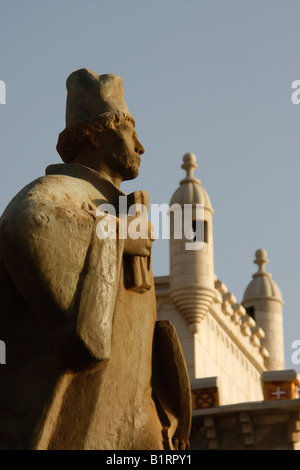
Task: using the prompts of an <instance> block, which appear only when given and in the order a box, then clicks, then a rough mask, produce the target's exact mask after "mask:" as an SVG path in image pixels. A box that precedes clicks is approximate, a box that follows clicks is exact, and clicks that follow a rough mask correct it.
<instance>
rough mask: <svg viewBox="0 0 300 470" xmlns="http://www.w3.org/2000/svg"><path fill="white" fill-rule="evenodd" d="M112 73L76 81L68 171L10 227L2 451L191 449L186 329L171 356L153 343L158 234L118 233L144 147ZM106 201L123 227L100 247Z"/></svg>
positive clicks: (56, 168)
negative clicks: (126, 186)
mask: <svg viewBox="0 0 300 470" xmlns="http://www.w3.org/2000/svg"><path fill="white" fill-rule="evenodd" d="M104 78H105V79H104ZM104 78H103V77H102V79H101V76H100V77H99V76H98V75H97V74H94V73H93V72H90V71H88V70H83V71H82V70H81V71H78V72H75V73H73V74H71V76H70V77H69V79H68V82H67V86H68V92H69V94H68V101H67V117H68V119H67V127H66V129H65V130H64V131H63V133H61V135H60V137H59V143H58V147H57V148H58V150H59V152H60V154H61V156H62V158H63V160H64V161H65V162H68V163H65V164H62V165H51V166H50V167H48V168H47V171H46V175H45V176H43V177H41V178H38V179H37V180H35V181H34V182H32V183H30V184H29V185H27V186H26V187H25V188H24V189H23V190H21V191H20V192H19V193H18V194H17V196H16V197H15V198H14V199H13V200H12V202H11V203H10V204H9V205H8V207H7V208H6V210H5V212H4V214H3V215H2V217H1V219H0V290H1V305H0V335H1V340H3V341H4V342H5V345H6V353H7V357H6V364H5V365H2V366H1V367H0V383H1V387H0V449H109V450H115V449H120V450H122V449H124V450H130V449H142V450H143V449H153V450H159V449H169V448H171V449H174V448H176V447H178V448H185V447H186V446H187V445H188V437H189V431H190V423H191V405H190V402H191V395H190V387H189V380H188V375H187V372H186V367H185V363H184V359H183V355H182V351H181V348H180V345H179V342H178V338H177V334H176V331H175V329H174V328H169V327H168V328H167V329H166V331H165V336H164V338H165V342H166V344H167V345H169V347H165V346H164V347H163V348H162V347H161V342H160V341H159V340H157V339H156V336H157V335H154V331H155V324H156V302H155V292H154V283H153V276H152V271H151V263H150V255H151V246H152V239H151V234H150V233H151V230H150V229H149V233H148V238H146V239H137V240H132V239H125V240H124V239H122V238H121V237H119V236H118V233H119V232H118V230H119V225H118V224H119V217H118V202H119V196H124V193H123V192H122V191H121V190H120V184H121V182H122V181H123V180H125V179H133V178H135V177H136V176H137V175H138V172H139V166H140V161H141V159H140V155H142V153H143V152H144V149H143V147H142V145H141V143H140V142H139V141H138V139H137V135H136V132H135V129H134V120H133V118H132V117H131V116H130V115H129V113H127V111H128V110H127V107H126V105H125V103H124V100H123V88H122V81H121V79H120V77H115V76H113V75H110V74H108V75H106V76H105V77H104ZM97 87H98V95H97ZM102 87H105V89H104V88H102ZM74 93H75V95H76V96H75V95H74ZM96 95H97V98H96ZM74 96H75V97H74ZM118 100H119V101H118ZM104 101H105V103H104ZM70 103H71V104H70ZM118 105H119V107H118ZM76 107H78V109H77V108H76ZM77 111H78V112H77ZM119 111H120V112H119ZM76 116H77V117H76ZM140 197H144V198H147V196H146V195H145V194H143V192H138V193H136V194H135V193H133V195H132V196H131V198H132V199H134V198H140ZM104 203H105V204H111V206H112V207H113V208H114V209H115V215H114V216H113V217H114V218H115V222H116V227H117V230H116V236H115V237H109V238H106V239H105V238H104V239H99V236H98V232H97V225H98V223H99V222H100V221H101V220H103V217H104V216H103V215H98V212H97V207H98V206H99V205H100V204H104ZM130 259H131V261H130ZM125 279H126V282H125ZM128 279H129V280H130V286H128V284H127V282H128ZM156 341H158V345H156ZM157 347H158V348H159V350H161V351H162V354H163V357H161V356H160V354H159V355H158V356H157V355H155V354H154V355H153V351H157ZM162 363H163V364H164V366H165V368H166V370H167V371H168V372H169V373H168V374H167V375H166V376H165V377H164V376H163V375H161V374H160V375H159V371H160V368H161V364H162ZM158 375H159V377H160V380H159V381H157V376H158ZM168 377H171V378H172V384H173V385H174V386H173V387H172V388H170V387H169V384H168ZM164 380H165V383H164ZM162 391H167V393H165V394H163V393H162ZM174 403H176V406H174ZM165 416H168V420H169V421H168V423H167V422H166V420H165Z"/></svg>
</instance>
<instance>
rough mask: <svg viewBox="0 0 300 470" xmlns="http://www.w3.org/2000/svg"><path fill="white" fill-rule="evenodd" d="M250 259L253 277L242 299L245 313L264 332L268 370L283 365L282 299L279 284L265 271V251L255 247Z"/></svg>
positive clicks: (266, 261)
mask: <svg viewBox="0 0 300 470" xmlns="http://www.w3.org/2000/svg"><path fill="white" fill-rule="evenodd" d="M255 258H256V259H255V260H254V263H255V264H257V265H258V272H256V273H255V274H253V276H252V277H253V280H252V281H251V282H250V284H249V285H248V287H247V289H246V290H245V293H244V298H243V301H242V304H243V306H244V307H245V309H246V312H247V313H248V315H250V316H251V317H252V318H253V319H254V320H255V321H256V324H257V325H258V326H260V327H261V328H262V329H263V330H264V332H265V338H264V339H262V340H261V343H262V345H263V346H264V347H266V348H267V350H268V351H269V358H267V359H266V360H265V365H266V368H267V369H268V370H282V369H284V340H283V318H282V306H283V303H284V302H283V300H282V295H281V292H280V289H279V287H278V286H277V284H276V283H275V282H274V281H273V280H272V275H271V274H270V273H268V272H266V269H265V265H266V264H267V263H268V262H269V261H268V260H267V252H266V251H265V250H257V251H256V253H255Z"/></svg>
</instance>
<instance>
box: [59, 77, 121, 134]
mask: <svg viewBox="0 0 300 470" xmlns="http://www.w3.org/2000/svg"><path fill="white" fill-rule="evenodd" d="M66 86H67V105H66V127H69V126H72V125H73V124H75V123H78V122H84V121H86V120H88V119H92V118H94V117H97V116H101V115H104V114H107V113H109V114H111V113H117V114H123V115H128V116H130V113H129V110H128V108H127V106H126V104H125V101H124V90H123V82H122V78H121V77H119V76H118V75H113V74H111V73H108V74H103V75H99V74H97V73H95V72H92V71H91V70H88V69H86V68H82V69H79V70H76V71H75V72H72V73H71V75H69V77H68V78H67V81H66Z"/></svg>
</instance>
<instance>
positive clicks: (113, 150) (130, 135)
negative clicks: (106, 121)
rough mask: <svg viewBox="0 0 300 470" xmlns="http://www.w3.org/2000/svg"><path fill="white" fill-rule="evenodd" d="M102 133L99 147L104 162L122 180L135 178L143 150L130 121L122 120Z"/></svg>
mask: <svg viewBox="0 0 300 470" xmlns="http://www.w3.org/2000/svg"><path fill="white" fill-rule="evenodd" d="M103 134H105V135H103V137H104V138H103V140H102V142H101V143H102V145H101V147H102V151H103V154H102V156H103V157H104V158H105V161H106V163H107V164H108V165H109V166H110V167H111V168H113V169H114V170H115V171H116V172H117V173H118V174H120V175H122V180H123V181H124V180H131V179H134V178H136V177H137V176H138V174H139V166H140V163H141V155H142V154H143V153H144V152H145V150H144V147H143V146H142V144H141V143H140V141H139V140H138V138H137V134H136V132H135V128H134V126H133V125H132V123H131V122H130V121H124V122H122V123H121V124H120V125H118V126H116V128H115V129H107V130H105V131H104V133H103Z"/></svg>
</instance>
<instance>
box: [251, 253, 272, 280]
mask: <svg viewBox="0 0 300 470" xmlns="http://www.w3.org/2000/svg"><path fill="white" fill-rule="evenodd" d="M268 262H269V260H268V259H267V252H266V250H262V249H259V250H257V251H256V252H255V260H254V263H255V264H257V265H258V271H257V273H255V274H254V275H253V277H257V276H271V274H270V273H267V272H266V264H267V263H268Z"/></svg>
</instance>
